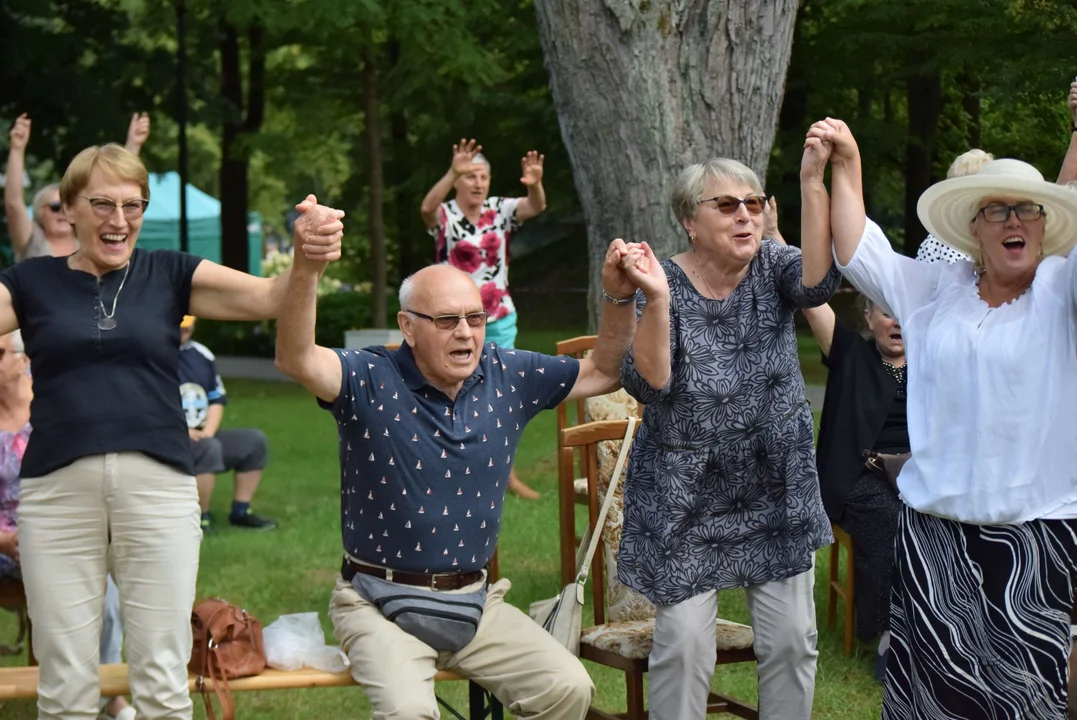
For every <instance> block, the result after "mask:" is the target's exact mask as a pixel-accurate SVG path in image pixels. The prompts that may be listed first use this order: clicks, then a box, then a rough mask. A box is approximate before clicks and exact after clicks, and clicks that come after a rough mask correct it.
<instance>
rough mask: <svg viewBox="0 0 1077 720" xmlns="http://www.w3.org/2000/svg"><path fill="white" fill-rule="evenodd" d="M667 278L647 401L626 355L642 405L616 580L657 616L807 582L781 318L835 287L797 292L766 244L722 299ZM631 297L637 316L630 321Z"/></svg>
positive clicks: (803, 425) (809, 460)
mask: <svg viewBox="0 0 1077 720" xmlns="http://www.w3.org/2000/svg"><path fill="white" fill-rule="evenodd" d="M662 267H663V269H664V270H665V272H666V276H667V277H668V278H669V296H670V353H669V355H670V362H671V368H670V369H671V375H670V378H669V382H668V383H667V384H666V386H665V387H664V388H661V389H655V388H653V387H651V386H650V385H649V384H648V383H647V381H646V380H644V379H643V377H642V376H641V375H640V374H639V372H638V371H637V369H636V365H635V356H634V353H633V351H632V350H630V351H629V353H628V355H627V356H626V357H625V359H624V362H623V363H622V365H621V382H622V384H623V385H624V388H625V390H626V391H627V392H628V394H629V395H631V396H632V397H634V398H636V400H638V401H639V402H640V403H642V404H643V405H645V406H646V409H645V410H644V415H643V424H642V426H641V427H640V430H639V433H638V434H637V435H636V441H635V443H634V444H633V446H632V454H631V455H630V459H629V465H628V473H627V475H626V478H625V483H624V530H623V532H622V535H621V549H620V555H619V557H618V561H617V575H618V579H619V580H620V581H621V582H622V583H623V584H625V585H627V586H628V587H630V588H632V589H633V590H637V591H638V592H640V593H642V594H643V595H644V596H645V597H646V598H647V599H648V600H650V601H651V602H653V603H655V604H658V605H674V604H676V603H679V602H682V601H684V600H687V599H689V598H691V597H694V596H696V595H700V594H702V593H704V592H708V591H710V590H716V589H717V590H724V589H727V588H733V587H748V586H750V585H759V584H762V583H765V582H769V581H771V580H783V579H785V578H789V577H793V576H794V575H799V574H800V573H803V572H806V571H807V570H809V569H810V568H811V566H812V557H813V553H814V551H815V550H817V549H819V548H821V547H823V546H825V545H829V544H830V543H831V542H833V536H832V534H831V531H830V521H829V519H828V518H827V515H826V512H825V511H824V510H823V502H822V499H821V497H820V494H819V477H818V475H817V473H816V467H815V441H814V435H813V430H812V412H811V407H810V406H809V405H808V401H807V399H806V395H805V392H804V378H803V376H802V375H801V372H800V361H799V359H798V356H797V338H796V332H795V330H794V328H793V313H794V311H796V310H797V309H798V308H804V307H815V306H818V305H821V304H823V303H824V302H826V301H827V300H829V299H830V297H831V296H832V295H833V294H834V293H835V291H837V289H838V285H839V284H840V282H841V275H840V274H839V273H838V270H837V268H834V267H832V268H831V270H830V272H829V273H828V274H827V276H826V277H825V279H824V280H823V281H822V282H821V283H820V284H819V285H818V286H816V287H813V288H806V287H804V286H803V284H802V280H801V254H800V250H799V248H795V247H789V246H785V245H781V244H779V243H777V242H775V241H773V240H764V241H763V243H762V245H761V247H760V249H759V252H758V253H756V256H755V258H754V259H753V260H752V263H751V266H750V267H749V269H748V274H747V275H745V277H744V279H743V280H741V282H740V284H739V285H738V286H737V287H736V289H734V291H733V292H732V294H730V295H729V296H728V297H726V298H724V299H722V300H713V299H710V298H707V297H704V296H703V295H701V294H700V293H699V292H698V291H697V290H696V289H695V287H694V286H693V285H692V282H691V280H689V278H688V276H687V275H686V274H685V273H684V271H683V270H682V269H681V267H680V266H679V265H677V264H676V263H675V262H673V261H672V260H666V261H665V262H663V263H662ZM643 305H644V301H643V297H642V294H640V295H639V297H638V298H637V310H638V312H640V313H642V309H643Z"/></svg>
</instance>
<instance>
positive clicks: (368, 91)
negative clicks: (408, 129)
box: [363, 42, 386, 328]
mask: <svg viewBox="0 0 1077 720" xmlns="http://www.w3.org/2000/svg"><path fill="white" fill-rule="evenodd" d="M379 113H380V111H379V107H378V68H377V65H376V64H375V60H374V50H373V48H372V47H371V43H370V42H367V43H365V44H364V45H363V127H364V128H365V132H366V155H367V183H368V185H369V194H370V211H369V213H368V218H369V221H370V261H371V262H370V264H371V265H372V266H373V267H372V271H373V272H372V275H373V278H372V279H373V288H372V289H371V297H370V313H371V323H372V325H373V326H374V327H376V328H383V327H385V293H386V287H385V282H386V269H385V218H384V215H383V212H384V204H385V203H384V199H385V180H384V178H383V176H382V162H381V123H380V122H379V119H378V116H379Z"/></svg>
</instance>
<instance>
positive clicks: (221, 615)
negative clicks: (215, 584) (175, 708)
mask: <svg viewBox="0 0 1077 720" xmlns="http://www.w3.org/2000/svg"><path fill="white" fill-rule="evenodd" d="M191 630H192V632H193V634H194V647H193V648H192V649H191V662H190V663H188V664H187V669H188V670H189V671H190V672H191V673H192V674H193V675H197V676H198V691H199V692H200V693H202V699H203V700H204V701H205V703H206V717H208V718H209V720H216V716H215V715H214V713H213V704H212V702H211V701H210V697H209V691H208V689H207V688H206V680H207V679H208V680H209V681H210V682H211V683H212V686H213V690H214V691H216V693H217V698H218V699H219V700H220V701H221V714H222V715H223V718H224V720H234V718H235V715H236V706H235V703H233V702H232V691H231V689H230V688H229V687H228V680H229V679H230V678H241V677H249V676H251V675H258V674H260V673H261V672H262V671H263V670H265V667H266V651H265V646H264V645H263V644H262V625H261V623H259V622H258V621H257V620H255V619H254V618H253V617H252V616H251V615H248V614H247V611H246V610H241V609H240V608H238V607H236V606H235V605H230V604H228V603H226V602H225V601H224V600H221V599H220V598H209V599H206V600H200V601H199V602H197V603H195V606H194V609H193V610H192V611H191Z"/></svg>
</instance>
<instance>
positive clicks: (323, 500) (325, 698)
mask: <svg viewBox="0 0 1077 720" xmlns="http://www.w3.org/2000/svg"><path fill="white" fill-rule="evenodd" d="M571 334H572V333H564V332H561V333H539V334H530V335H524V336H522V338H521V343H520V344H521V346H522V347H528V348H534V349H538V350H546V351H549V350H552V347H553V343H554V342H555V341H556V340H557V339H560V338H564V337H569V336H571ZM808 352H810V348H809V349H808ZM816 354H817V351H816ZM228 389H229V395H230V398H231V401H230V403H229V405H228V411H227V413H226V423H225V424H226V425H231V426H256V427H260V428H262V429H263V430H264V431H265V432H266V434H267V435H268V436H269V441H270V451H271V459H270V463H271V464H270V466H269V469H268V470H267V472H266V476H265V479H264V481H263V485H262V488H261V489H260V490H259V493H258V495H257V497H256V499H255V500H256V502H255V509H256V511H257V512H259V513H264V514H266V515H269V516H271V517H274V518H276V519H277V520H278V521H279V522H280V528H279V529H278V530H277V531H275V532H271V533H253V534H251V533H244V532H242V531H235V530H232V529H230V528H228V527H227V525H225V526H224V527H222V528H221V531H220V532H218V533H217V534H215V535H211V536H209V537H207V538H206V539H205V541H204V542H203V545H202V560H201V568H200V572H199V582H198V596H199V597H204V596H221V597H224V598H226V599H228V600H230V601H231V602H234V603H237V604H239V605H242V606H243V607H245V608H247V609H248V610H249V611H250V612H252V613H254V615H255V616H256V617H258V618H259V619H260V620H261V621H262V622H263V624H266V625H268V624H269V623H270V622H272V621H273V620H275V619H276V618H277V617H278V616H279V615H281V614H284V613H293V612H309V611H312V610H317V611H318V612H319V613H320V614H321V619H322V624H323V626H324V627H325V629H326V637H327V638H329V639H330V641H332V640H331V639H332V634H331V631H330V626H329V622H328V618H327V616H326V610H327V607H328V603H329V595H330V592H331V590H332V587H333V582H334V578H335V577H336V575H337V573H338V570H339V567H340V523H339V518H340V490H339V479H338V478H339V469H338V462H337V439H336V427H335V424H334V422H333V420H332V418H331V417H330V415H329V414H328V413H327V412H324V411H322V410H319V409H318V407H317V406H316V404H315V403H314V401H313V400H312V399H311V398H310V397H309V396H308V395H307V394H306V393H305V392H304V391H303V390H302V389H301V388H299V387H298V386H295V385H291V384H276V383H257V382H248V381H239V380H234V381H231V382H229V383H228ZM554 449H555V418H554V414H553V413H552V412H547V413H542V414H541V415H540V416H539V417H538V418H537V419H536V420H534V421H533V422H532V423H531V425H530V426H528V428H527V430H526V432H525V434H524V437H523V441H522V443H521V445H520V450H519V455H518V459H517V467H518V470H519V473H520V475H521V476H522V478H523V479H524V480H525V481H526V482H528V483H529V484H531V485H532V486H533V487H535V488H536V489H537V490H539V491H540V492H541V493H542V498H541V499H540V500H538V501H523V500H520V499H518V498H516V497H515V496H510V497H509V498H508V499H507V500H506V503H505V516H504V518H505V521H504V523H503V527H504V530H503V532H502V536H501V544H500V565H501V572H502V574H503V575H504V576H506V577H509V578H510V579H512V581H513V589H512V592H511V593H509V596H508V599H509V601H510V602H512V603H514V604H515V605H517V606H518V607H520V608H523V609H525V610H526V608H527V607H528V606H529V605H530V603H531V602H532V601H533V600H538V599H541V598H545V597H549V596H552V595H554V594H555V593H556V592H557V591H558V589H559V587H558V584H559V579H558V577H559V570H558V557H557V542H558V541H557V504H556V497H557V490H556V467H555V464H554ZM230 498H231V481H230V479H227V478H224V477H222V478H221V479H220V480H219V482H218V489H217V492H216V495H215V496H214V503H213V509H214V511H215V513H216V515H217V516H218V517H219V518H220V517H226V516H227V513H228V506H229V502H230ZM827 568H828V562H827V553H826V551H825V550H824V551H822V552H820V553H819V556H818V563H817V567H816V591H815V597H816V605H817V615H818V617H819V618H820V635H819V651H820V657H819V670H818V677H817V680H816V693H815V713H814V717H816V718H824V719H825V720H853V719H856V720H860V719H861V718H877V717H879V712H880V703H881V689H880V686H879V685H878V684H877V683H876V682H875V681H874V680H873V679H872V677H871V654H870V653H871V651H870V650H868V649H861V650H859V651H858V652H859V657H855V658H851V659H849V658H845V657H844V656H843V655H842V654H841V637H840V632H839V629H835V630H828V629H827V628H826V627H825V618H826V576H827ZM720 606H721V614H722V616H723V617H726V618H728V619H731V620H736V621H739V622H745V623H747V622H749V617H748V613H747V609H746V605H745V599H744V594H743V592H741V591H728V592H724V593H723V594H722V596H721V600H720ZM589 610H590V608H588V611H589ZM586 622H587V618H586V617H585V623H586ZM840 622H841V615H840V611H839V626H838V628H840ZM15 631H16V624H15V622H14V617H13V616H12V615H11V614H10V613H4V612H0V643H3V642H7V641H10V640H11V639H14V636H15ZM24 663H25V657H22V658H18V657H15V658H11V657H8V658H0V665H16V664H24ZM588 670H589V671H590V672H591V676H592V678H594V681H595V684H596V686H597V688H598V694H597V704H598V706H599V707H601V708H603V709H607V710H623V709H624V691H625V690H624V676H623V675H621V674H619V673H617V672H615V671H611V670H607V669H605V668H601V667H598V666H595V665H590V664H588ZM714 686H715V688H719V689H721V690H722V691H723V692H725V693H727V694H730V695H733V696H736V697H740V698H745V699H749V700H751V701H753V702H754V701H755V700H756V679H755V671H754V665H750V664H742V665H733V666H724V667H721V668H719V669H718V670H717V671H716V672H715V677H714ZM438 691H439V694H441V695H442V697H444V698H445V699H447V700H448V701H449V702H451V703H452V704H454V705H456V706H458V707H460V706H465V705H466V687H465V685H464V684H463V683H445V684H443V685H442V686H441V687H439V688H438ZM236 704H237V708H238V717H240V718H245V719H255V718H266V719H271V718H272V719H278V718H279V719H280V720H291V719H292V718H299V717H304V718H306V717H320V718H369V717H370V706H369V704H368V702H367V700H366V697H365V696H364V694H363V693H362V691H360V690H359V689H357V688H342V689H332V690H318V691H275V692H264V693H241V694H237V695H236ZM444 716H446V717H447V715H444ZM0 717H2V718H4V719H5V720H24V719H27V720H28V719H30V718H34V717H36V713H35V709H34V704H33V703H31V702H17V703H16V702H12V703H9V704H7V705H5V706H3V707H0ZM195 717H196V718H203V717H204V714H203V711H202V709H201V708H200V704H199V703H196V704H195Z"/></svg>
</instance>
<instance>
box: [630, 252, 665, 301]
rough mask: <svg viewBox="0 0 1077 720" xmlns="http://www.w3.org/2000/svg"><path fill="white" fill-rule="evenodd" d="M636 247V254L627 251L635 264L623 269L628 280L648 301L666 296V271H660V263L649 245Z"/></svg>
mask: <svg viewBox="0 0 1077 720" xmlns="http://www.w3.org/2000/svg"><path fill="white" fill-rule="evenodd" d="M634 244H635V243H633V245H634ZM629 247H630V248H631V246H629ZM638 247H639V252H638V253H632V252H631V250H630V251H629V254H630V257H632V258H634V259H635V262H634V263H632V265H630V266H629V267H626V268H625V273H626V274H627V275H628V279H629V280H630V281H632V283H633V284H635V285H636V287H638V288H639V289H640V290H642V291H643V294H644V295H646V296H647V299H648V300H654V299H655V298H659V297H664V296H668V295H669V282H668V281H667V280H666V271H665V270H663V269H662V263H660V262H659V261H658V258H657V257H655V254H654V251H653V250H651V246H650V245H648V244H647V243H640V244H639V246H638Z"/></svg>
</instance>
